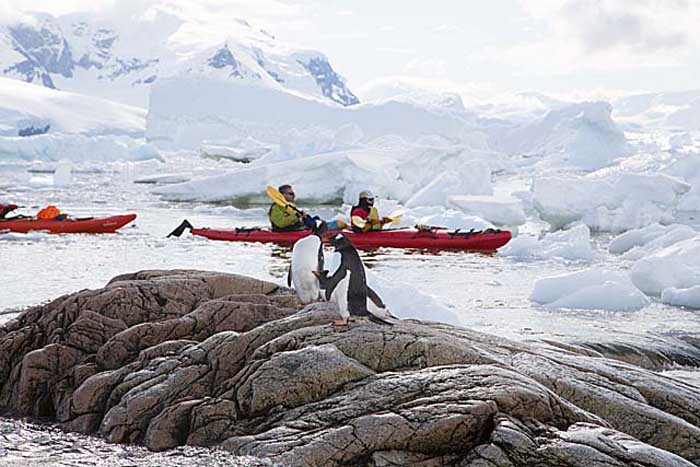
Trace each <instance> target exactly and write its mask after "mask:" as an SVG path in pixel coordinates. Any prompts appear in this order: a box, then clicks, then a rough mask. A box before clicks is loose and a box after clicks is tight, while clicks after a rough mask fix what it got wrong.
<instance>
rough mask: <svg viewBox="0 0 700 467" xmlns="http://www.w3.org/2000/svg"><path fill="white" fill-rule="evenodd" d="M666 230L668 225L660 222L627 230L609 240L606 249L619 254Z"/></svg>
mask: <svg viewBox="0 0 700 467" xmlns="http://www.w3.org/2000/svg"><path fill="white" fill-rule="evenodd" d="M667 231H668V227H667V226H663V225H661V224H651V225H648V226H646V227H642V228H641V229H632V230H629V231H627V232H625V233H623V234H621V235H618V236H617V237H615V238H614V239H613V240H612V241H611V242H610V245H609V246H608V251H609V252H610V253H612V254H614V255H621V254H622V253H625V252H627V251H629V250H631V249H632V248H634V247H637V246H642V245H646V244H647V243H649V242H650V241H651V240H653V239H655V238H657V237H660V236H661V235H663V234H665V233H666V232H667Z"/></svg>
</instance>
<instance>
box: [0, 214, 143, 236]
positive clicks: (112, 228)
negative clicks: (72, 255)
mask: <svg viewBox="0 0 700 467" xmlns="http://www.w3.org/2000/svg"><path fill="white" fill-rule="evenodd" d="M134 219H136V214H124V215H122V216H111V217H91V218H87V219H65V220H62V221H57V220H44V219H35V218H25V219H8V220H0V232H2V231H7V230H9V231H10V232H20V233H27V232H29V231H31V230H45V231H48V232H51V233H114V232H116V231H117V230H119V229H121V228H122V227H124V226H125V225H126V224H128V223H129V222H131V221H133V220H134Z"/></svg>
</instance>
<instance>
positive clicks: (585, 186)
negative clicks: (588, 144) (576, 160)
mask: <svg viewBox="0 0 700 467" xmlns="http://www.w3.org/2000/svg"><path fill="white" fill-rule="evenodd" d="M591 175H593V174H591ZM689 189H690V185H688V184H687V183H684V182H683V181H681V180H679V179H677V178H674V177H670V176H668V175H663V174H650V175H641V174H629V173H627V174H625V173H623V174H612V175H607V176H605V175H603V176H598V175H597V174H595V176H587V177H580V178H571V177H564V178H560V177H557V178H555V177H542V178H537V179H535V182H534V185H533V193H534V206H535V208H536V209H537V211H538V212H539V213H540V216H541V217H542V219H543V220H545V221H547V222H549V223H550V224H552V226H553V227H555V228H557V227H562V226H564V225H566V224H569V223H571V222H575V221H578V220H582V221H583V222H584V223H585V224H586V225H588V226H589V227H590V228H591V229H592V230H596V231H608V232H624V231H625V230H629V229H635V228H641V227H644V226H646V225H650V224H654V223H659V222H662V223H669V222H670V221H671V210H672V209H673V207H674V206H675V203H676V200H677V198H678V196H679V195H682V194H684V193H686V192H687V191H688V190H689Z"/></svg>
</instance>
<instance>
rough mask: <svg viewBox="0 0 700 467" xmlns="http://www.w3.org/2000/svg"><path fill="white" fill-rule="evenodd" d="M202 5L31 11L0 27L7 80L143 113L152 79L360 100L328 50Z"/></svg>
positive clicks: (1, 68)
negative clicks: (99, 12) (209, 81)
mask: <svg viewBox="0 0 700 467" xmlns="http://www.w3.org/2000/svg"><path fill="white" fill-rule="evenodd" d="M199 3H201V2H197V1H194V0H193V1H172V0H170V1H166V0H149V1H146V2H134V3H133V4H131V3H129V4H127V3H125V2H122V3H121V4H120V5H115V7H114V12H112V13H111V14H104V15H103V16H102V17H98V16H96V14H95V13H93V14H87V13H80V14H70V15H65V16H61V17H52V16H50V15H47V14H32V15H31V16H30V17H29V18H30V20H29V21H26V20H25V21H24V22H23V23H20V24H11V25H9V26H0V74H1V75H5V76H7V77H10V78H14V79H19V80H22V81H26V82H31V83H35V84H39V85H43V86H46V87H50V88H58V89H63V90H72V91H78V92H81V93H85V94H89V95H95V96H100V97H104V98H108V99H112V100H116V101H119V102H124V103H128V104H131V105H137V106H140V107H147V105H148V92H149V88H150V86H151V84H152V83H154V82H155V81H157V80H158V79H160V78H162V77H164V76H172V75H179V74H189V75H194V76H207V77H215V78H218V79H225V80H232V81H244V82H254V83H258V84H261V85H264V86H268V87H271V88H275V89H283V90H287V91H291V92H296V93H301V94H303V95H307V96H312V97H316V98H319V99H322V100H328V101H333V102H336V103H338V104H341V105H353V104H356V103H357V102H358V99H357V98H356V97H355V95H354V94H353V93H352V92H350V90H349V89H348V88H347V87H346V85H345V82H344V80H343V78H342V77H340V76H339V75H338V74H337V73H336V72H335V70H333V68H332V67H331V65H330V63H329V61H328V59H327V57H326V56H325V55H323V54H322V53H320V52H316V51H310V50H303V49H297V48H294V47H290V46H288V45H286V44H282V43H280V42H279V41H277V40H276V39H275V38H274V36H272V35H270V34H269V33H267V32H265V31H263V30H261V29H257V28H255V27H253V26H252V25H250V24H249V23H247V22H246V21H244V20H240V19H236V20H228V19H227V18H219V17H217V12H216V11H213V10H211V11H210V10H207V9H206V8H204V7H205V6H206V5H199ZM130 6H131V7H130ZM117 7H118V8H119V9H118V8H117ZM115 12H117V13H115Z"/></svg>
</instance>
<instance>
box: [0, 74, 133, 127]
mask: <svg viewBox="0 0 700 467" xmlns="http://www.w3.org/2000/svg"><path fill="white" fill-rule="evenodd" d="M145 127H146V111H145V110H143V109H141V108H139V107H131V106H128V105H124V104H118V103H116V102H111V101H108V100H105V99H99V98H95V97H90V96H84V95H80V94H74V93H70V92H64V91H57V90H55V89H49V88H46V87H42V86H34V85H32V84H27V83H23V82H20V81H17V80H12V79H8V78H2V77H0V136H20V135H27V136H29V135H31V134H39V133H56V132H58V133H80V134H84V135H130V136H138V137H143V134H144V130H145Z"/></svg>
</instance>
